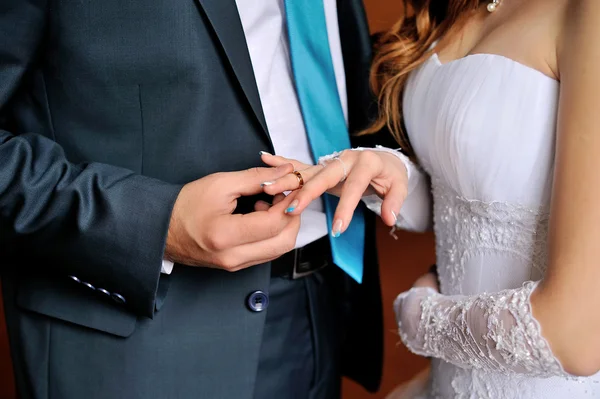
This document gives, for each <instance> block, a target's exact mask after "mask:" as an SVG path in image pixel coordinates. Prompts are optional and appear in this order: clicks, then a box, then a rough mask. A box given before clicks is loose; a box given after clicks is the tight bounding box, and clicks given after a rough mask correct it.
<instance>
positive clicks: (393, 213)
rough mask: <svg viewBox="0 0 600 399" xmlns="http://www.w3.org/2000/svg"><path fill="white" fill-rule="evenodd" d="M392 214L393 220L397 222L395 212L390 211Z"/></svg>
mask: <svg viewBox="0 0 600 399" xmlns="http://www.w3.org/2000/svg"><path fill="white" fill-rule="evenodd" d="M392 216H393V217H394V222H396V223H397V222H398V216H396V212H394V211H392Z"/></svg>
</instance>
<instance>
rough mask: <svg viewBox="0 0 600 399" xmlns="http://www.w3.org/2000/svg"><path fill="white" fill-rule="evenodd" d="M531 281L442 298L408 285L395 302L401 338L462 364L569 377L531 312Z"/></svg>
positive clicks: (416, 349)
mask: <svg viewBox="0 0 600 399" xmlns="http://www.w3.org/2000/svg"><path fill="white" fill-rule="evenodd" d="M536 287H537V283H536V282H531V281H530V282H527V283H525V284H524V285H523V287H522V288H519V289H514V290H506V291H502V292H498V293H494V294H482V295H475V296H444V295H441V294H439V293H437V292H436V291H434V290H432V289H430V288H413V289H412V290H410V291H407V292H405V293H403V294H400V295H399V296H398V298H397V299H396V301H395V303H394V308H395V311H396V317H397V320H398V326H399V331H400V336H401V338H402V341H403V342H404V344H405V345H406V346H407V347H408V349H410V350H411V351H412V352H414V353H416V354H418V355H422V356H430V357H436V358H440V359H443V360H445V361H447V362H450V363H453V364H455V365H457V366H459V367H463V368H474V369H481V370H486V371H494V372H504V373H519V374H527V375H528V376H531V377H551V376H569V375H568V374H567V373H566V372H565V371H564V370H563V368H562V366H561V364H560V362H559V361H558V359H557V358H556V357H555V356H554V354H553V353H552V351H551V349H550V346H549V345H548V342H547V341H546V340H545V339H544V337H543V336H542V333H541V328H540V325H539V323H538V322H537V320H535V318H534V317H533V314H532V313H531V302H530V297H531V293H532V292H533V291H534V290H535V288H536Z"/></svg>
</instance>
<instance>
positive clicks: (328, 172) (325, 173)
mask: <svg viewBox="0 0 600 399" xmlns="http://www.w3.org/2000/svg"><path fill="white" fill-rule="evenodd" d="M349 167H351V166H349V165H347V166H346V168H349ZM302 173H304V172H302ZM348 173H349V170H348ZM344 177H345V172H344V167H343V166H342V164H341V163H340V162H330V163H328V164H327V165H326V166H325V167H321V170H320V171H319V173H317V174H316V175H315V176H314V177H313V178H312V179H310V180H309V181H308V182H305V184H304V187H303V188H302V189H300V190H298V191H297V195H296V200H295V201H294V202H293V203H292V205H293V206H292V207H291V208H293V209H291V210H289V211H288V213H291V214H294V215H295V214H299V213H301V212H302V211H303V210H304V209H305V208H306V207H307V206H308V204H310V203H311V202H312V201H314V200H315V199H317V198H319V197H320V196H321V195H323V194H324V193H326V192H329V193H330V194H334V195H339V193H338V192H336V190H334V188H335V187H336V186H337V185H338V184H339V183H340V182H341V181H342V179H343V178H344Z"/></svg>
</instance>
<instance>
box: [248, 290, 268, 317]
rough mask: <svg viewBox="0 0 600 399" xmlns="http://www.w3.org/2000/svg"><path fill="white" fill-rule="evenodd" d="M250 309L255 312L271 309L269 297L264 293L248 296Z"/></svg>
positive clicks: (257, 292)
mask: <svg viewBox="0 0 600 399" xmlns="http://www.w3.org/2000/svg"><path fill="white" fill-rule="evenodd" d="M247 304H248V308H249V309H250V310H251V311H253V312H262V311H263V310H265V309H267V308H268V307H269V296H268V295H267V294H265V293H264V292H262V291H254V292H253V293H252V294H250V295H249V296H248V301H247Z"/></svg>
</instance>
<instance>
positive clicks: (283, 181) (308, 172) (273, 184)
mask: <svg viewBox="0 0 600 399" xmlns="http://www.w3.org/2000/svg"><path fill="white" fill-rule="evenodd" d="M322 169H323V166H321V165H316V166H310V167H308V168H306V169H303V170H300V171H298V173H300V176H302V182H303V184H306V183H307V182H309V181H310V180H312V179H313V178H314V177H315V176H316V175H317V174H318V173H319V172H320V171H321V170H322ZM262 184H263V191H264V192H265V193H267V194H269V195H275V194H279V193H283V192H286V191H293V190H297V189H298V188H300V179H299V177H298V176H297V175H296V174H295V173H289V174H287V175H285V176H283V177H281V178H279V179H277V180H274V181H267V182H264V183H262Z"/></svg>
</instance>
